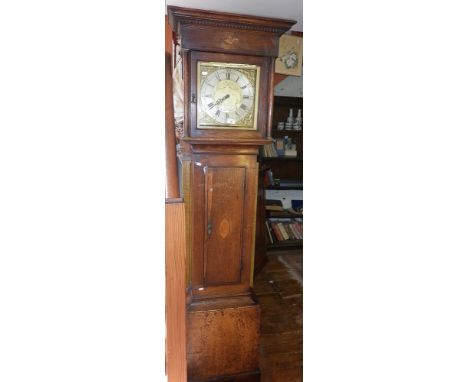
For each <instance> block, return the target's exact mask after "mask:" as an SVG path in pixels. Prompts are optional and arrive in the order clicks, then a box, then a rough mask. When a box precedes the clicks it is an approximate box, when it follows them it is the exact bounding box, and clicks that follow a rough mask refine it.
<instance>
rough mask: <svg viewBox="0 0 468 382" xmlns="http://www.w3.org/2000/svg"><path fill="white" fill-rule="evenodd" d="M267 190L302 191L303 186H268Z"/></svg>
mask: <svg viewBox="0 0 468 382" xmlns="http://www.w3.org/2000/svg"><path fill="white" fill-rule="evenodd" d="M265 190H302V186H266V187H265Z"/></svg>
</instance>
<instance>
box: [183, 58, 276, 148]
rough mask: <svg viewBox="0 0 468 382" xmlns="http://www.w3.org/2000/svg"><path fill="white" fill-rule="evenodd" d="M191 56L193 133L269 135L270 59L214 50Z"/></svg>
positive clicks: (239, 136)
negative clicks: (267, 126) (267, 132)
mask: <svg viewBox="0 0 468 382" xmlns="http://www.w3.org/2000/svg"><path fill="white" fill-rule="evenodd" d="M189 56H190V69H191V71H192V73H193V75H192V76H191V80H190V89H188V91H187V92H186V97H187V98H188V99H190V100H191V102H190V109H189V111H190V113H189V115H188V119H189V120H188V121H187V122H188V124H189V126H190V129H189V136H190V137H194V138H202V137H226V138H230V139H252V138H253V139H262V138H265V136H266V125H267V113H266V112H265V111H266V110H267V109H268V102H267V100H268V75H267V74H268V71H269V70H271V63H270V61H269V59H268V58H266V57H260V56H258V57H257V56H240V55H232V54H220V53H210V52H190V53H189Z"/></svg>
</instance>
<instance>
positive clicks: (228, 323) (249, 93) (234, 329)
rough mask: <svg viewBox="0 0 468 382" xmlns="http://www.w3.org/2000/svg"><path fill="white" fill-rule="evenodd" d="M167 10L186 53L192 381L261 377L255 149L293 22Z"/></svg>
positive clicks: (267, 125)
mask: <svg viewBox="0 0 468 382" xmlns="http://www.w3.org/2000/svg"><path fill="white" fill-rule="evenodd" d="M167 9H168V15H169V22H170V24H171V26H172V29H173V30H174V31H175V32H176V36H177V41H176V43H177V44H179V45H180V48H181V50H182V59H183V70H182V73H183V81H184V82H183V83H184V138H183V159H184V160H183V197H184V201H185V204H186V232H187V262H186V263H187V269H186V291H187V317H186V321H187V322H186V324H187V368H188V370H187V374H188V379H189V381H190V382H195V381H197V382H202V381H226V382H227V381H231V382H234V381H239V382H241V381H243V382H248V381H260V372H259V365H258V344H259V330H260V308H259V306H258V304H257V302H256V301H255V296H254V294H253V292H252V290H251V287H250V280H251V274H252V263H253V261H252V260H253V254H254V247H255V216H256V199H257V198H256V193H257V182H258V163H257V155H258V149H259V148H260V147H261V146H262V145H264V144H268V143H270V142H271V137H270V131H271V119H272V106H273V76H274V64H275V58H276V57H277V55H278V44H279V37H280V36H281V35H282V34H283V33H285V32H286V31H288V30H289V29H290V28H291V26H292V25H294V24H295V21H292V20H282V19H272V18H263V17H254V16H247V15H237V14H228V13H220V12H212V11H205V10H196V9H187V8H180V7H172V6H169V7H168V8H167Z"/></svg>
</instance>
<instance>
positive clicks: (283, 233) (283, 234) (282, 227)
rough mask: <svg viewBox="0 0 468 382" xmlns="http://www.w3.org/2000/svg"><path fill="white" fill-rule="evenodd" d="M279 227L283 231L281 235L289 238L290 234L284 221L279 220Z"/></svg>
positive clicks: (285, 238) (286, 238)
mask: <svg viewBox="0 0 468 382" xmlns="http://www.w3.org/2000/svg"><path fill="white" fill-rule="evenodd" d="M277 224H278V228H279V230H280V232H281V235H282V236H283V238H284V240H289V235H288V232H287V231H286V229H285V228H284V225H283V223H282V222H278V223H277Z"/></svg>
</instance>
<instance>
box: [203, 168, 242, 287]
mask: <svg viewBox="0 0 468 382" xmlns="http://www.w3.org/2000/svg"><path fill="white" fill-rule="evenodd" d="M245 176H246V171H245V168H241V167H238V168H232V167H227V168H223V167H214V168H207V169H206V172H205V180H206V184H205V192H206V203H205V205H206V210H207V213H206V220H205V222H206V223H205V224H206V229H205V243H206V245H205V282H206V286H215V285H222V284H232V283H239V282H240V278H241V271H242V239H243V238H242V227H243V222H244V214H243V212H244V208H243V207H244V203H245V200H244V199H245V194H244V186H245V181H246V179H245Z"/></svg>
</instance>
